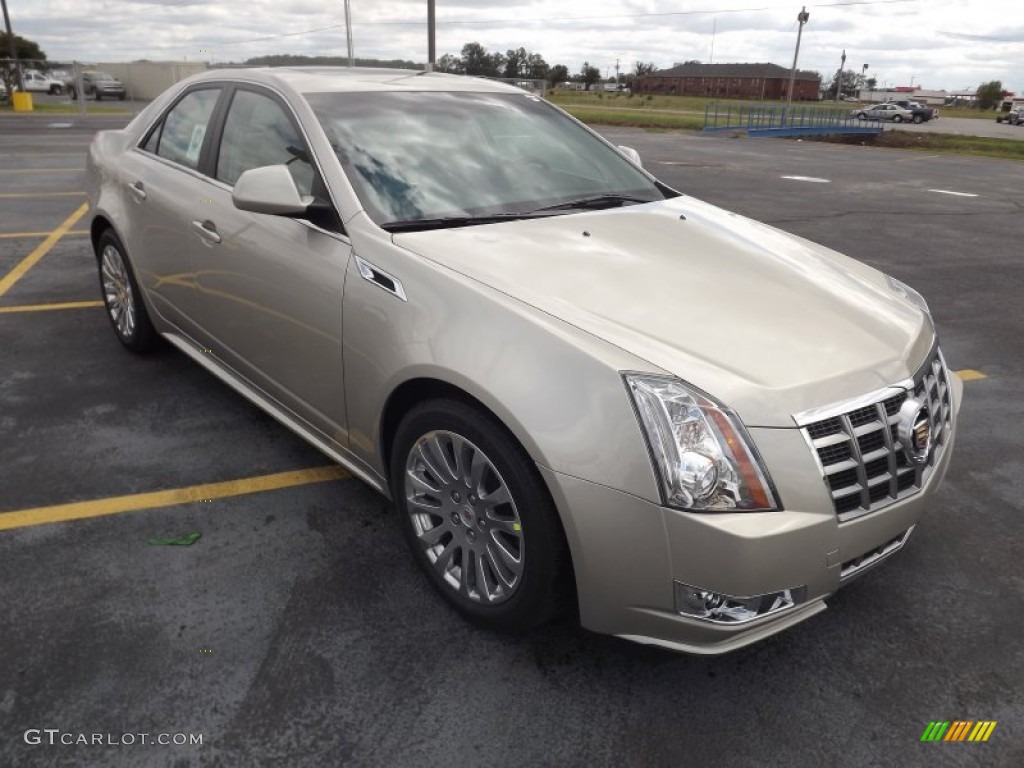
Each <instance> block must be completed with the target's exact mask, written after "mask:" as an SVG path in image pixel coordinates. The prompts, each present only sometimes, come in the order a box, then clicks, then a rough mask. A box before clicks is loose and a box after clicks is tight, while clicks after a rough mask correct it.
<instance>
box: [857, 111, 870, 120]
mask: <svg viewBox="0 0 1024 768" xmlns="http://www.w3.org/2000/svg"><path fill="white" fill-rule="evenodd" d="M857 119H858V120H867V119H868V116H867V115H865V114H864V113H863V112H858V113H857Z"/></svg>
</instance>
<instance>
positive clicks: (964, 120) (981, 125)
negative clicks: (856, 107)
mask: <svg viewBox="0 0 1024 768" xmlns="http://www.w3.org/2000/svg"><path fill="white" fill-rule="evenodd" d="M940 111H941V110H940ZM885 128H886V130H889V129H890V128H891V129H893V130H896V131H922V132H924V133H952V134H954V135H957V136H987V137H989V138H995V139H1017V140H1018V141H1024V126H1020V125H1009V124H1008V123H997V122H996V119H995V116H993V117H992V118H990V119H989V118H986V119H981V118H973V117H942V115H939V119H938V120H929V121H928V122H927V123H918V124H917V125H914V124H913V123H899V124H898V125H897V124H894V123H886V124H885Z"/></svg>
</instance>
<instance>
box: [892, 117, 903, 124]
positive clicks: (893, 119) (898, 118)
mask: <svg viewBox="0 0 1024 768" xmlns="http://www.w3.org/2000/svg"><path fill="white" fill-rule="evenodd" d="M892 121H893V122H894V123H902V122H903V118H902V117H900V116H899V115H893V116H892Z"/></svg>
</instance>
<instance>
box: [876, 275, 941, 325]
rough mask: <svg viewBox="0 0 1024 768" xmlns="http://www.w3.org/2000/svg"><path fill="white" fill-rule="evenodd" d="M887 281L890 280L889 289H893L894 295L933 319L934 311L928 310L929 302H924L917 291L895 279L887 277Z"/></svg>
mask: <svg viewBox="0 0 1024 768" xmlns="http://www.w3.org/2000/svg"><path fill="white" fill-rule="evenodd" d="M886 279H888V281H889V287H890V288H891V289H892V292H893V293H895V294H896V295H897V296H902V297H903V298H904V299H906V300H907V301H909V302H910V303H911V304H913V305H914V306H915V307H917V308H918V309H920V310H921V311H923V312H924V313H925V314H926V315H928V316H929V317H931V314H932V311H931V310H930V309H928V302H927V301H925V300H924V296H922V295H921V294H920V293H918V292H917V291H915V290H914V289H913V288H911V287H910V286H909V285H907V284H906V283H904V282H902V281H900V280H897V279H896V278H895V277H891V276H889V275H886Z"/></svg>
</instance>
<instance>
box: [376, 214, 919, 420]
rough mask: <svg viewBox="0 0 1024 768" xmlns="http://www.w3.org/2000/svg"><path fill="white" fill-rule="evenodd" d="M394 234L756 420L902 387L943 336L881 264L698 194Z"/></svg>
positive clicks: (425, 254) (433, 257) (411, 246)
mask: <svg viewBox="0 0 1024 768" xmlns="http://www.w3.org/2000/svg"><path fill="white" fill-rule="evenodd" d="M681 217H685V218H681ZM393 239H394V242H395V243H396V244H397V245H399V246H402V247H404V248H407V249H409V250H412V251H414V252H416V253H418V254H420V255H422V256H423V257H425V258H428V259H431V260H433V261H436V262H439V263H441V264H443V265H445V266H447V267H449V268H451V269H453V270H456V271H458V272H460V273H462V274H465V275H467V276H469V277H471V278H473V279H475V280H478V281H480V282H482V283H484V284H486V285H488V286H491V287H492V288H494V289H496V290H499V291H502V292H503V293H506V294H509V295H511V296H513V297H515V298H517V299H519V300H521V301H524V302H526V303H528V304H530V305H532V306H534V307H536V308H537V309H540V310H542V311H544V312H547V313H550V314H552V315H554V316H556V317H558V318H560V319H562V320H564V321H566V322H569V323H571V324H572V325H575V326H577V327H578V328H581V329H583V330H585V331H587V332H589V333H592V334H594V335H596V336H598V337H600V338H602V339H604V340H606V341H608V342H610V343H612V344H615V345H617V346H619V347H621V348H623V349H625V350H627V351H628V352H630V353H632V354H634V355H636V356H637V357H640V358H642V359H644V360H646V361H647V362H649V363H652V364H654V365H655V366H658V367H660V368H662V369H663V370H665V371H668V372H671V373H673V374H675V375H677V376H679V377H681V378H682V379H684V380H686V381H688V382H690V383H691V384H694V385H695V386H697V387H700V388H701V389H703V390H705V391H707V392H708V393H710V394H712V395H713V396H714V397H717V398H719V399H720V400H722V401H723V402H725V403H726V405H729V406H730V407H732V408H734V409H735V410H736V411H737V412H738V413H739V414H740V415H741V417H743V418H744V420H745V421H746V422H747V424H750V425H756V426H790V427H791V426H793V420H792V416H791V415H792V414H794V413H798V412H800V411H804V410H807V409H809V408H813V407H816V406H820V405H824V404H828V403H832V402H835V401H837V400H841V399H845V398H847V397H853V396H856V395H861V394H864V393H866V392H870V391H873V390H876V389H880V388H882V387H884V386H886V385H888V384H891V383H894V382H897V381H900V380H903V379H905V378H907V377H908V376H910V375H912V373H913V372H914V369H915V368H916V366H917V365H918V364H919V363H921V362H922V361H923V359H924V357H925V355H926V354H927V352H928V350H929V348H930V346H931V343H932V339H933V335H934V333H933V330H932V327H931V322H930V320H929V319H928V317H927V316H926V315H925V314H924V313H923V312H921V311H920V310H918V309H916V308H915V307H913V306H912V305H910V304H909V303H907V302H906V301H905V300H903V299H900V298H898V297H896V296H895V295H894V294H893V293H892V292H891V291H890V290H889V288H888V286H887V283H886V281H885V278H884V276H883V275H882V274H881V273H879V272H877V271H876V270H873V269H871V268H870V267H867V266H865V265H863V264H861V263H859V262H856V261H853V260H852V259H848V258H846V257H844V256H841V255H840V254H837V253H835V252H833V251H829V250H828V249H826V248H823V247H821V246H818V245H815V244H813V243H810V242H808V241H806V240H803V239H801V238H798V237H795V236H792V235H789V234H787V233H784V232H782V231H780V230H777V229H775V228H773V227H769V226H767V225H764V224H759V223H757V222H755V221H752V220H750V219H746V218H744V217H742V216H739V215H737V214H733V213H729V212H728V211H724V210H722V209H719V208H716V207H714V206H711V205H708V204H706V203H702V202H700V201H697V200H694V199H692V198H687V197H680V198H675V199H673V200H667V201H665V202H658V203H651V204H647V205H640V206H628V207H624V208H618V209H614V210H606V211H598V212H591V213H580V214H573V215H567V216H557V217H553V218H546V219H534V220H523V221H516V222H509V223H501V224H493V225H485V226H480V227H468V228H464V229H455V230H437V231H430V232H412V233H403V234H396V235H395V236H394V238H393ZM538 385H542V382H538Z"/></svg>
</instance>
